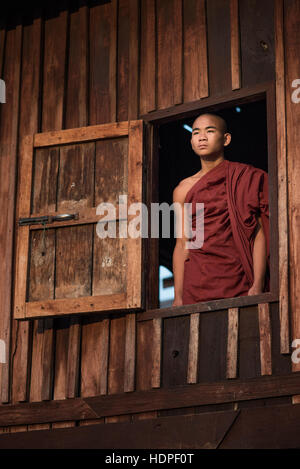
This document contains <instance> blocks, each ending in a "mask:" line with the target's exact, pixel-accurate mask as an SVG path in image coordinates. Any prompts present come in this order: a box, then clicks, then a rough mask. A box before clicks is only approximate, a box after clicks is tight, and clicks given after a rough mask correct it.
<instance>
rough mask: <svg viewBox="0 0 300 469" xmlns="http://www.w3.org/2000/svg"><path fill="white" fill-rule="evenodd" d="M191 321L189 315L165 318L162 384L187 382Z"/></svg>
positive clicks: (169, 385) (168, 385)
mask: <svg viewBox="0 0 300 469" xmlns="http://www.w3.org/2000/svg"><path fill="white" fill-rule="evenodd" d="M189 326H190V321H189V317H188V316H182V317H179V318H168V319H165V320H164V328H163V329H164V331H163V345H162V365H161V367H162V378H161V381H162V386H163V387H166V388H167V387H172V386H176V385H180V384H186V378H187V364H188V352H189V347H188V345H189V331H190V327H189Z"/></svg>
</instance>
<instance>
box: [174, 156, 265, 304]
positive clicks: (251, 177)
mask: <svg viewBox="0 0 300 469" xmlns="http://www.w3.org/2000/svg"><path fill="white" fill-rule="evenodd" d="M185 203H189V204H191V207H192V210H191V220H190V223H191V226H192V229H193V230H194V231H195V230H197V229H198V226H199V225H197V221H198V222H199V212H197V211H196V209H197V206H196V203H204V213H203V212H202V218H203V223H204V242H203V245H202V246H201V247H197V245H196V244H195V245H194V246H193V249H189V256H188V258H187V259H186V260H185V263H184V279H183V304H193V303H198V302H200V301H209V300H215V299H221V298H233V297H236V296H245V295H248V291H249V288H250V287H251V286H252V284H253V279H254V276H253V247H254V239H255V234H256V229H257V227H258V220H257V217H261V220H262V226H263V230H264V234H265V238H266V248H267V271H266V277H265V286H264V291H269V277H270V274H269V272H270V270H269V269H270V248H269V205H268V175H267V173H266V172H265V171H263V170H262V169H258V168H255V167H254V166H252V165H247V164H244V163H236V162H232V161H228V160H223V161H222V162H221V163H219V164H218V165H217V166H215V167H214V168H213V169H212V170H210V171H209V172H208V173H206V174H205V175H204V176H202V177H201V178H200V179H199V181H197V182H196V183H195V184H194V185H193V186H192V188H191V189H190V190H189V191H188V193H187V194H186V198H185ZM197 217H198V220H197ZM195 239H196V237H195V236H194V237H193V238H192V241H193V240H195Z"/></svg>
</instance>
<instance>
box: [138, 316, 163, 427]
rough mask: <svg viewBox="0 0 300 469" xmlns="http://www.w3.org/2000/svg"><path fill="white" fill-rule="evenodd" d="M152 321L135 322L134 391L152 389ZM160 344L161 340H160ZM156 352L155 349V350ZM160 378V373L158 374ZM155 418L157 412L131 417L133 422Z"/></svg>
mask: <svg viewBox="0 0 300 469" xmlns="http://www.w3.org/2000/svg"><path fill="white" fill-rule="evenodd" d="M153 332H154V329H153V321H152V320H150V321H144V322H137V352H136V389H137V390H147V389H151V387H152V382H151V381H152V370H153V358H154V357H153V356H152V353H153V350H154V349H153ZM160 343H161V338H160ZM155 350H157V349H155ZM159 376H160V373H159ZM155 417H157V412H142V413H140V414H135V415H133V416H132V419H133V420H143V419H149V418H155Z"/></svg>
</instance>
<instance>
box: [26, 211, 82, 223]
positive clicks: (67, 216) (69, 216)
mask: <svg viewBox="0 0 300 469" xmlns="http://www.w3.org/2000/svg"><path fill="white" fill-rule="evenodd" d="M68 220H78V213H63V214H62V215H46V216H43V217H31V218H19V225H20V226H24V225H40V224H42V225H48V224H49V223H53V222H55V221H68Z"/></svg>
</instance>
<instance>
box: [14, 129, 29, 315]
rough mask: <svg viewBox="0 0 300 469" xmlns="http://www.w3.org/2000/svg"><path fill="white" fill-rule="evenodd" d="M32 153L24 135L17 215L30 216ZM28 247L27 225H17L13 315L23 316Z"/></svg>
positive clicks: (27, 138) (27, 139)
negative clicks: (20, 190)
mask: <svg viewBox="0 0 300 469" xmlns="http://www.w3.org/2000/svg"><path fill="white" fill-rule="evenodd" d="M32 153H33V138H32V137H31V136H27V137H24V138H23V140H22V144H21V162H20V169H21V178H20V186H21V187H22V194H21V193H20V194H19V204H18V216H20V217H21V216H23V217H28V216H30V195H31V181H32V178H31V176H32ZM28 248H29V227H28V226H23V227H21V226H20V227H18V238H17V255H16V267H15V276H16V280H15V292H14V293H15V295H14V308H15V317H24V316H25V311H24V305H25V301H26V291H27V267H28Z"/></svg>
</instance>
